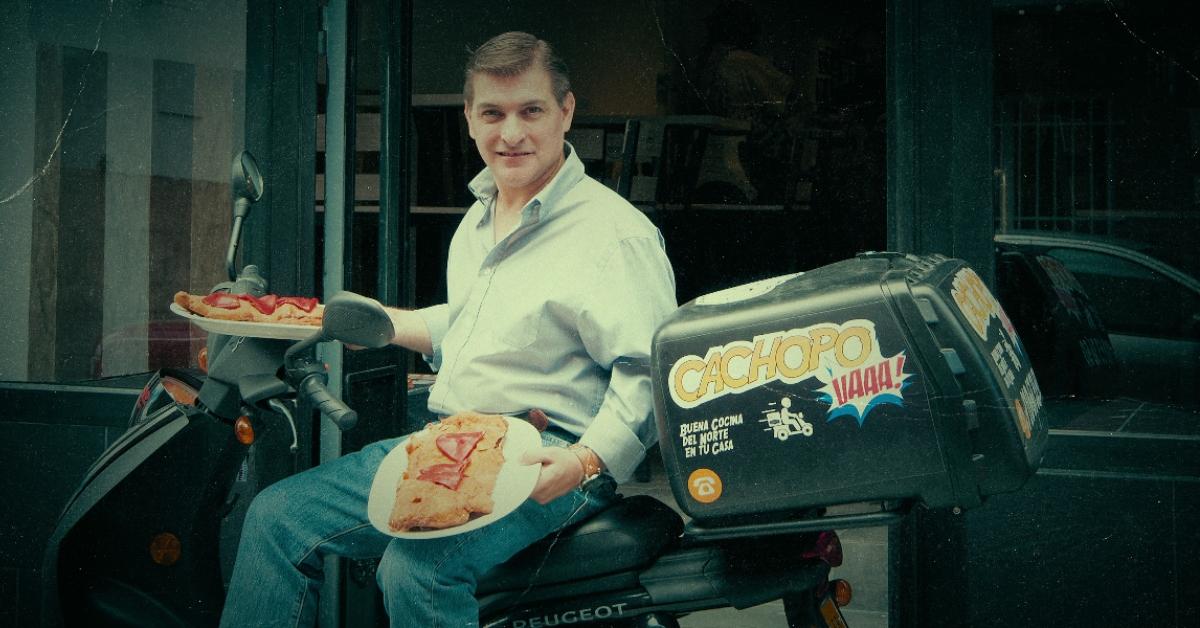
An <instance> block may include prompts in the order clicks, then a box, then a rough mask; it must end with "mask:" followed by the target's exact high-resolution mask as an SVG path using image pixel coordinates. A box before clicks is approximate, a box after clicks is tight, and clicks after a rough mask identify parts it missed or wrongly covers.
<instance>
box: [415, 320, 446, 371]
mask: <svg viewBox="0 0 1200 628" xmlns="http://www.w3.org/2000/svg"><path fill="white" fill-rule="evenodd" d="M415 311H416V313H417V316H420V317H421V319H422V320H424V321H425V327H426V328H427V329H429V342H430V344H432V345H433V355H425V356H424V358H425V362H427V363H428V364H429V368H431V369H433V370H434V371H437V370H439V369H440V368H441V366H442V340H443V339H444V338H445V337H446V331H447V330H448V329H450V306H449V305H446V304H445V303H442V304H439V305H431V306H429V307H423V308H420V309H418V310H415Z"/></svg>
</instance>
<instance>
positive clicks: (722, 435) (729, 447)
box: [679, 414, 743, 458]
mask: <svg viewBox="0 0 1200 628" xmlns="http://www.w3.org/2000/svg"><path fill="white" fill-rule="evenodd" d="M742 423H743V420H742V415H741V414H731V415H728V416H723V417H717V418H715V419H711V420H709V419H704V420H701V421H689V422H687V423H681V424H680V425H679V442H680V444H681V445H682V446H683V457H684V458H694V457H696V456H709V455H712V456H715V455H717V454H722V453H725V452H727V451H733V438H732V437H730V435H729V428H730V427H733V426H737V425H741V424H742Z"/></svg>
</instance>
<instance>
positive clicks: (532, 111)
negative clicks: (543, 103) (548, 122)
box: [525, 107, 543, 116]
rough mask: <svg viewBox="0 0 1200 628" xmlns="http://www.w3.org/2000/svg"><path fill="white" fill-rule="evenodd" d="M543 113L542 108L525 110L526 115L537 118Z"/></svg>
mask: <svg viewBox="0 0 1200 628" xmlns="http://www.w3.org/2000/svg"><path fill="white" fill-rule="evenodd" d="M542 111H543V109H542V108H541V107H527V108H526V109H525V115H527V116H536V115H540V114H541V113H542Z"/></svg>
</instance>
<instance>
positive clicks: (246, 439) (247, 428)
mask: <svg viewBox="0 0 1200 628" xmlns="http://www.w3.org/2000/svg"><path fill="white" fill-rule="evenodd" d="M233 434H234V436H236V437H237V440H238V442H239V443H241V444H243V445H251V444H253V443H254V426H253V425H251V424H250V417H248V416H245V415H243V416H240V417H238V418H237V420H236V421H234V422H233Z"/></svg>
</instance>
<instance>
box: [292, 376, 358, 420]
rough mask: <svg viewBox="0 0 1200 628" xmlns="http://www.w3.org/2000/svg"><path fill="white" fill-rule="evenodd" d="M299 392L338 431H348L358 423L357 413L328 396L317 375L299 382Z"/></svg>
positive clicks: (340, 401)
mask: <svg viewBox="0 0 1200 628" xmlns="http://www.w3.org/2000/svg"><path fill="white" fill-rule="evenodd" d="M300 392H301V393H302V394H303V395H304V396H305V397H307V398H308V400H309V401H311V402H312V403H313V405H315V406H317V409H318V410H320V411H321V414H324V415H325V416H327V417H329V420H331V421H333V424H334V425H336V426H338V429H340V430H342V431H345V430H348V429H350V428H352V427H354V425H355V424H356V423H358V413H357V412H355V411H354V410H351V409H350V408H347V407H346V404H344V403H342V400H341V399H338V398H337V397H334V396H333V395H331V394H329V389H328V388H326V387H325V383H324V382H323V381H321V377H320V376H319V375H309V376H308V377H305V378H304V381H302V382H300Z"/></svg>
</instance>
